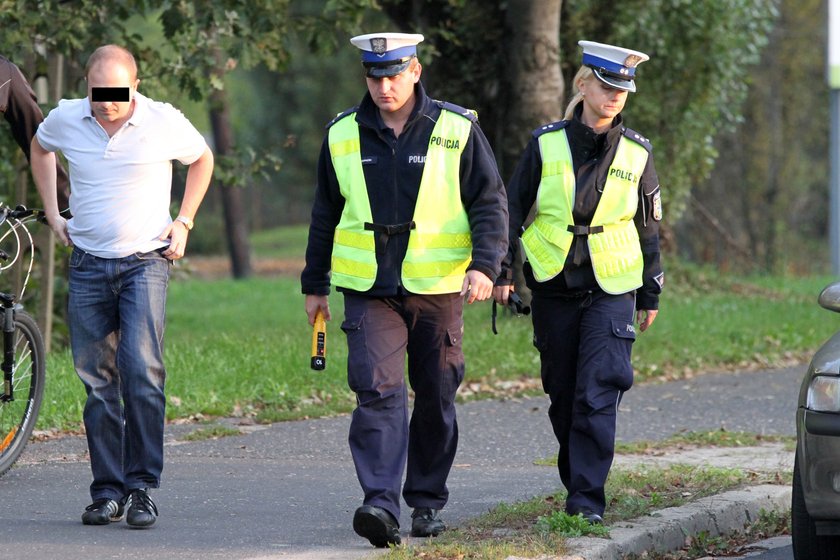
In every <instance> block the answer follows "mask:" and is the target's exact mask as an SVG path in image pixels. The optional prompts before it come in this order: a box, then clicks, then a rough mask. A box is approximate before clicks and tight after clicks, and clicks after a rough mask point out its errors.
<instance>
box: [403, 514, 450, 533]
mask: <svg viewBox="0 0 840 560" xmlns="http://www.w3.org/2000/svg"><path fill="white" fill-rule="evenodd" d="M444 531H446V524H445V523H444V522H443V521H441V519H440V517H438V510H436V509H432V508H414V511H413V512H412V513H411V536H412V537H436V536H438V535H439V534H441V533H442V532H444Z"/></svg>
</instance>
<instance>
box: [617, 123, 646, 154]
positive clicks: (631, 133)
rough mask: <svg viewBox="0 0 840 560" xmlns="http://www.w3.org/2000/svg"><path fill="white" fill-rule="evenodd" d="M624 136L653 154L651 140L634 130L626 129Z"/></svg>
mask: <svg viewBox="0 0 840 560" xmlns="http://www.w3.org/2000/svg"><path fill="white" fill-rule="evenodd" d="M624 136H626V137H627V138H629V139H630V140H632V141H634V142H636V143H637V144H641V145H642V146H643V147H644V148H645V149H646V150H647V151H649V152H652V151H653V146H651V144H650V139H648V138H645V137H644V136H642V135H641V134H639V133H638V132H636V131H635V130H633V129H632V128H627V127H626V126H625V127H624Z"/></svg>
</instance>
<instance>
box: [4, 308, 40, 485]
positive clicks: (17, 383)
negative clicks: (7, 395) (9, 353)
mask: <svg viewBox="0 0 840 560" xmlns="http://www.w3.org/2000/svg"><path fill="white" fill-rule="evenodd" d="M14 342H15V367H14V372H13V373H12V386H13V387H14V395H15V399H14V400H13V401H9V402H0V476H3V474H5V473H6V471H8V470H9V469H10V468H11V467H12V465H14V464H15V461H17V460H18V457H20V454H21V453H22V452H23V449H24V448H25V447H26V444H27V443H28V442H29V438H30V436H32V430H33V429H35V423H36V422H37V421H38V412H39V411H40V409H41V402H42V401H43V399H44V384H45V382H46V367H45V366H46V364H45V362H46V352H45V350H44V338H43V336H42V335H41V330H40V329H39V328H38V324H37V323H36V322H35V319H33V318H32V316H31V315H29V314H28V313H26V312H25V311H22V310H20V309H18V310H16V311H15V336H14ZM0 375H2V372H0Z"/></svg>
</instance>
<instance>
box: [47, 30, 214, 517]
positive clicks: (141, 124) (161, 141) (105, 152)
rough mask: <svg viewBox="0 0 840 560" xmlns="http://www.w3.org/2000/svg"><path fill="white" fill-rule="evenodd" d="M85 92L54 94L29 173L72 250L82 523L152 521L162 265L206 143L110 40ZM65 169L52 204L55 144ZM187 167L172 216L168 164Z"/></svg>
mask: <svg viewBox="0 0 840 560" xmlns="http://www.w3.org/2000/svg"><path fill="white" fill-rule="evenodd" d="M86 77H87V86H88V92H87V93H88V95H87V97H85V98H82V99H71V100H62V101H60V102H59V104H58V107H56V108H55V109H53V110H52V111H51V112H50V113H49V115H48V116H47V118H46V119H45V120H44V122H43V123H42V124H41V125H40V127H39V128H38V132H37V134H36V136H35V138H33V140H32V145H31V148H32V175H33V177H34V179H35V183H36V185H37V187H38V192H39V193H40V195H41V198H42V199H43V202H44V208H45V210H46V214H47V220H48V221H49V224H50V227H51V228H52V230H53V231H54V232H55V234H56V235H57V236H58V238H59V239H60V240H61V241H62V242H63V243H64V244H65V245H73V252H72V255H71V257H70V275H69V276H70V278H69V280H70V294H69V304H68V322H69V326H70V342H71V347H72V351H73V363H74V366H75V368H76V372H77V373H78V375H79V377H80V378H81V380H82V382H83V383H84V385H85V388H86V390H87V395H88V398H87V403H86V405H85V411H84V421H85V430H86V432H87V440H88V447H89V449H90V462H91V470H92V471H93V483H92V484H91V486H90V494H91V498H92V500H93V503H92V504H91V505H90V506H88V507H87V509H86V510H85V512H84V513H83V514H82V522H83V523H84V524H86V525H107V524H108V523H110V522H112V521H119V520H120V519H122V517H123V513H124V512H125V510H126V509H127V519H126V521H127V523H128V525H129V526H131V527H134V528H144V527H149V526H150V525H152V524H154V522H155V520H156V518H157V514H158V511H157V507H156V506H155V504H154V502H153V501H152V500H151V498H150V497H149V495H148V489H149V488H157V487H158V486H159V485H160V473H161V471H162V469H163V427H164V405H165V402H166V400H165V396H164V379H165V377H166V370H165V368H164V364H163V330H164V314H165V301H166V288H167V284H168V281H169V268H170V266H171V263H172V261H173V260H175V259H179V258H181V257H183V256H184V249H185V247H186V244H187V239H188V236H189V231H190V230H191V229H192V226H193V218H194V216H195V214H196V211H197V210H198V207H199V205H200V204H201V200H202V199H203V198H204V194H205V193H206V192H207V188H208V186H209V183H210V177H211V175H212V172H213V154H212V152H211V151H210V149H209V148H208V147H207V143H206V142H205V141H204V138H203V137H202V136H201V134H200V133H199V132H198V131H197V130H196V129H195V127H193V126H192V125H191V124H190V122H189V121H188V120H187V119H186V118H185V117H184V115H183V114H181V112H180V111H178V110H177V109H175V108H173V107H172V106H171V105H168V104H166V103H160V102H156V101H153V100H151V99H149V98H147V97H144V96H143V95H141V94H140V93H138V91H137V86H138V84H139V83H140V80H138V79H137V65H136V63H135V60H134V57H133V56H132V55H131V53H130V52H128V51H127V50H125V49H123V48H122V47H118V46H116V45H106V46H104V47H100V48H98V49H97V50H96V51H95V52H94V53H93V54H92V55H91V57H90V59H89V60H88V64H87V68H86ZM56 151H61V152H62V153H63V154H64V156H65V157H66V158H67V161H68V163H69V168H70V187H71V195H70V210H71V212H72V214H73V217H72V218H71V219H70V220H65V219H64V218H63V217H62V216H61V215H60V214H59V211H58V205H57V203H56V194H55V193H56V189H55V181H56V177H55V154H54V153H53V152H56ZM174 159H177V160H178V161H180V162H181V163H183V164H185V165H188V166H189V171H188V172H187V182H186V190H185V192H184V198H183V200H182V202H181V209H180V213H179V214H178V216H177V218H176V219H175V221H173V220H172V219H171V217H170V215H169V203H170V191H171V183H172V163H171V161H172V160H174Z"/></svg>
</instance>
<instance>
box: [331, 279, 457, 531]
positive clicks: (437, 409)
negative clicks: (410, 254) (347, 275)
mask: <svg viewBox="0 0 840 560" xmlns="http://www.w3.org/2000/svg"><path fill="white" fill-rule="evenodd" d="M462 311H463V299H462V298H461V297H460V296H459V295H458V294H445V295H434V296H404V297H396V298H372V297H365V296H360V295H355V294H345V295H344V313H345V320H344V323H343V324H342V325H341V328H342V329H343V330H344V332H345V334H346V335H347V346H348V359H347V378H348V383H349V385H350V388H351V389H352V390H353V391H354V392H355V393H356V403H357V406H356V409H355V410H354V411H353V417H352V421H351V424H350V437H349V442H350V451H351V453H352V455H353V462H354V463H355V466H356V475H357V476H358V479H359V483H360V484H361V486H362V490H363V491H364V495H365V498H364V503H365V504H366V505H372V506H378V507H381V508H383V509H385V510H387V511H388V512H390V513H391V514H392V515H393V516H394V517H395V518H396V519H399V516H400V483H401V481H402V475H403V471H404V470H405V471H406V479H405V485H404V486H403V498H405V502H406V504H408V506H409V507H412V508H417V507H430V508H434V509H440V508H442V507H443V506H444V505H445V504H446V502H447V499H448V497H449V490H448V489H447V487H446V479H447V477H448V476H449V471H450V469H451V468H452V463H453V461H454V459H455V451H456V448H457V445H458V424H457V422H456V419H455V393H456V391H457V390H458V386H459V385H460V383H461V381H462V380H463V378H464V354H463V350H462V348H461V334H462V332H463V326H464V325H463V319H462ZM406 355H408V382H409V384H410V385H411V389H413V391H414V410H413V412H412V414H411V421H410V423H409V419H408V389H407V387H406V383H405V361H406ZM406 466H407V468H406Z"/></svg>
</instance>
